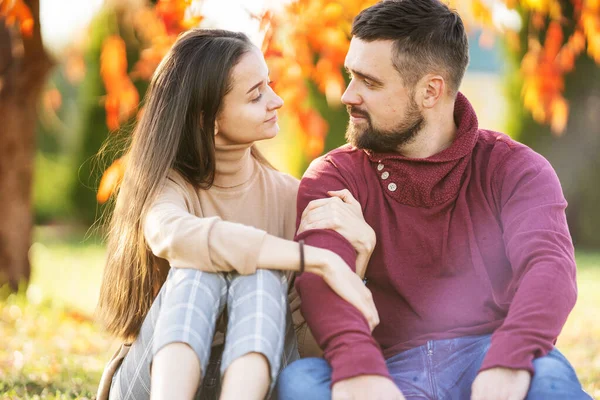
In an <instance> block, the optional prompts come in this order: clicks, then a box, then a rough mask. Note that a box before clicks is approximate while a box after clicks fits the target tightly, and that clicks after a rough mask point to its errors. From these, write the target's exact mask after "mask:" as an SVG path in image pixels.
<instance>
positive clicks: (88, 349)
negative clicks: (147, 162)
mask: <svg viewBox="0 0 600 400" xmlns="http://www.w3.org/2000/svg"><path fill="white" fill-rule="evenodd" d="M374 2H375V1H373V0H295V1H291V0H252V1H251V0H154V1H146V0H126V1H125V0H89V2H88V1H86V2H85V3H84V2H80V1H77V0H41V3H40V2H38V1H37V0H0V28H1V29H0V67H2V68H0V202H2V203H3V204H4V205H5V207H4V209H2V210H0V286H1V283H3V282H6V281H9V282H10V283H12V290H6V289H5V290H4V292H2V296H0V297H2V298H4V299H5V300H1V301H0V337H2V338H7V340H6V341H5V343H6V346H5V347H3V348H2V349H0V396H5V398H13V397H26V398H27V397H28V396H30V395H42V397H43V398H71V397H82V398H85V397H91V396H92V394H93V388H94V385H95V383H96V382H97V379H98V378H99V373H100V371H101V366H102V363H103V361H104V360H106V359H107V358H108V357H109V356H110V353H111V351H112V348H111V347H110V346H111V343H112V342H111V339H110V338H108V337H106V336H105V335H103V334H102V333H101V330H99V329H98V327H96V326H95V325H94V324H93V321H92V319H91V314H92V312H93V308H94V305H95V302H96V299H97V294H98V287H99V283H100V282H99V280H100V276H101V271H102V267H103V257H104V247H103V245H102V241H101V234H102V229H101V226H100V224H99V220H100V219H101V216H102V215H103V214H104V213H105V212H106V211H107V206H106V205H105V204H106V203H103V202H104V201H105V200H106V198H107V196H108V194H109V193H110V192H111V191H112V190H113V189H114V185H115V184H116V183H117V182H118V179H119V177H120V175H121V174H122V166H123V164H119V163H118V162H117V163H116V164H114V163H113V162H114V161H115V160H118V159H119V157H121V156H122V155H123V150H124V144H125V142H126V141H127V137H128V135H129V134H130V133H131V131H132V129H133V126H134V124H135V121H136V120H137V117H138V115H139V113H141V112H143V104H141V105H140V100H141V99H143V97H144V93H145V90H146V89H147V86H148V82H149V78H150V77H151V75H152V72H153V71H154V69H155V68H156V65H157V64H158V62H159V61H160V59H161V58H162V56H163V55H164V54H165V52H166V51H167V50H168V48H169V47H170V45H171V44H172V42H173V41H174V40H175V38H176V37H177V35H178V34H179V33H180V32H182V31H185V30H186V29H189V28H190V27H192V26H202V27H220V28H225V29H233V30H244V31H246V32H247V33H248V34H249V35H250V36H251V38H252V40H253V41H254V42H255V43H256V44H257V45H258V46H259V47H261V48H262V50H263V52H264V53H265V57H266V59H267V62H268V64H269V67H270V70H271V78H272V79H273V80H274V81H275V82H276V83H275V90H276V91H277V92H278V93H279V94H280V95H281V96H282V97H283V98H284V100H285V102H286V104H285V106H284V108H283V109H282V110H281V112H280V117H281V118H280V121H281V122H280V125H281V132H280V134H279V136H278V137H277V138H275V139H274V140H270V141H268V142H264V143H260V147H261V149H262V150H263V152H264V153H265V155H266V156H267V158H269V159H270V160H271V161H272V162H273V163H274V165H275V166H276V167H277V168H279V169H281V170H283V171H286V172H289V173H291V174H292V175H294V176H296V177H301V176H302V173H303V172H304V170H305V169H306V167H307V166H308V164H309V163H310V161H311V160H312V159H314V158H315V157H317V156H319V155H320V154H323V153H324V152H327V151H329V150H331V149H333V148H336V147H338V146H340V145H342V144H343V143H345V138H344V133H345V130H346V125H347V120H348V116H347V113H346V110H345V108H344V107H343V106H342V105H341V104H340V101H339V98H340V96H341V94H342V92H343V90H344V88H345V86H346V84H347V82H348V78H347V76H346V74H345V73H344V72H343V69H342V64H343V60H344V55H345V52H346V49H347V46H348V43H349V30H350V25H351V21H352V18H353V17H354V16H355V15H356V14H357V13H358V12H359V11H360V10H361V9H363V8H365V7H367V6H369V5H371V4H373V3H374ZM449 3H450V4H451V5H452V6H453V7H456V8H457V9H458V11H459V13H460V14H461V16H462V17H463V19H464V21H465V24H466V25H467V28H468V32H469V38H470V55H471V62H470V65H469V68H468V70H467V74H466V76H465V79H464V81H463V84H462V86H461V91H462V92H463V93H464V94H465V95H466V96H467V97H468V98H469V100H470V101H471V103H472V104H473V106H474V108H475V110H476V111H477V114H478V118H479V124H480V127H482V128H486V129H491V130H496V131H501V132H505V133H507V134H509V135H510V136H512V137H513V138H515V139H517V140H519V141H521V142H523V143H525V144H527V145H529V146H531V147H532V148H533V149H534V150H536V151H538V152H540V153H541V154H543V155H544V156H545V157H547V158H548V159H549V160H550V162H551V163H552V165H553V166H554V168H555V169H556V171H557V173H558V175H559V178H560V180H561V184H562V186H563V190H564V192H565V196H566V198H567V200H568V202H569V207H568V209H567V218H568V222H569V226H570V229H571V233H572V235H573V239H574V242H575V244H576V249H577V254H578V263H579V267H580V275H579V284H580V290H581V291H580V300H579V303H578V305H577V307H576V309H575V311H574V313H573V314H572V316H571V318H570V319H569V322H568V324H567V327H566V328H565V333H563V335H562V336H561V341H562V342H561V343H563V344H564V345H565V346H566V348H567V353H568V355H569V356H570V357H571V359H572V361H573V363H574V364H575V365H576V367H577V370H578V373H580V375H582V376H583V378H582V379H583V381H584V385H585V387H586V388H587V389H588V390H589V391H590V392H592V393H593V394H595V395H600V341H599V340H598V337H600V324H599V323H595V322H594V321H599V320H600V318H598V317H600V316H598V315H597V314H598V308H597V304H598V298H597V294H598V293H600V275H599V271H600V253H599V251H600V229H599V228H598V226H600V208H599V207H598V205H599V204H600V185H599V183H600V157H599V154H600V112H599V111H600V67H599V65H598V63H599V62H600V1H598V0H473V1H471V0H449ZM40 28H41V29H40ZM36 43H37V44H36ZM40 48H42V49H44V51H45V52H47V57H46V56H44V54H43V52H41V50H40ZM32 54H33V55H32ZM7 60H8V61H7ZM15 60H16V61H18V62H14V61H15ZM36 66H38V67H40V68H41V67H44V71H45V73H46V75H45V77H44V78H43V79H42V78H39V80H40V81H41V82H42V83H41V84H40V85H39V89H36V88H35V87H33V89H31V88H30V87H28V86H27V85H26V84H24V85H23V86H22V87H21V86H19V85H20V84H21V83H23V82H25V83H27V82H28V80H30V78H29V77H30V75H27V74H31V71H33V70H35V68H34V67H36ZM3 68H4V69H3ZM11 68H12V70H11ZM11 74H12V75H11ZM38 75H39V73H38ZM22 76H23V77H25V78H22ZM13 82H14V84H13ZM30 89H31V94H28V93H27V92H26V91H28V90H30ZM36 90H37V91H36ZM30 98H31V100H29V99H30ZM25 99H27V101H25ZM15 105H16V106H15ZM34 106H36V107H37V108H36V107H34ZM16 114H22V115H19V116H17V117H14V116H15V115H16ZM29 125H31V126H29ZM19 129H23V131H22V132H20V131H19ZM29 130H30V131H31V135H29V136H28V134H27V132H28V131H29ZM109 137H113V138H115V137H116V138H118V140H115V141H114V142H115V143H117V145H116V147H109V148H107V149H106V150H105V151H104V152H103V153H102V154H101V155H98V152H99V150H100V148H101V147H102V145H103V143H105V141H106V139H107V138H109ZM119 144H122V145H119ZM30 169H32V171H29V170H30ZM30 172H32V173H31V174H30ZM102 179H103V183H102V184H101V180H102ZM16 181H18V182H20V183H21V184H20V186H15V185H14V182H16ZM10 185H13V186H10ZM99 187H100V191H99ZM19 196H20V197H19ZM13 204H15V208H14V209H13V208H11V207H12V205H13ZM22 226H24V228H23V229H21V227H22ZM28 226H32V227H35V228H34V229H33V230H32V229H30V228H27V227H28ZM29 263H31V265H32V266H33V272H32V273H31V275H30V273H29ZM7 277H8V278H7ZM19 281H24V282H25V284H23V285H22V286H21V290H20V291H19V293H17V294H10V293H11V292H13V291H14V290H16V289H17V286H18V284H17V282H19ZM27 282H29V283H30V284H29V286H28V287H27ZM48 319H56V320H57V321H58V325H57V326H56V327H54V328H55V330H58V331H59V332H61V334H60V335H55V334H52V333H51V331H52V327H50V326H48V325H47V320H48ZM44 321H46V322H44ZM65 332H67V333H65ZM65 335H66V336H65ZM68 335H74V336H73V337H75V336H77V335H82V336H81V337H80V340H71V341H70V342H69V340H70V339H69V340H67V341H65V340H64V337H70V336H68ZM59 336H63V339H61V338H60V337H59ZM34 343H43V345H41V346H36V345H35V344H34ZM57 354H63V355H64V354H72V355H73V356H65V357H62V356H57ZM0 398H3V397H0Z"/></svg>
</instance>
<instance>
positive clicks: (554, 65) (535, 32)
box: [472, 0, 600, 135]
mask: <svg viewBox="0 0 600 400" xmlns="http://www.w3.org/2000/svg"><path fill="white" fill-rule="evenodd" d="M498 2H500V1H498ZM502 2H503V3H504V5H505V6H506V7H507V8H508V9H516V8H519V9H520V10H521V11H520V15H521V17H526V18H528V19H529V27H528V29H529V30H528V40H527V47H526V49H525V50H526V53H525V55H524V57H523V59H522V61H521V74H522V76H523V88H522V97H523V105H524V106H525V108H526V109H528V110H529V111H530V112H531V114H532V116H533V118H534V119H535V120H536V121H537V122H539V123H542V124H549V125H550V126H551V129H552V132H553V133H554V134H556V135H561V134H562V133H564V131H565V128H566V125H567V121H568V116H569V105H568V102H567V100H566V99H565V97H564V95H563V93H564V90H565V83H564V77H565V75H566V74H568V73H570V72H573V70H574V67H575V60H576V59H577V58H578V57H579V56H580V55H581V54H582V52H583V51H584V50H585V49H586V43H587V53H588V55H589V57H590V58H592V59H593V60H595V61H596V63H598V64H600V0H571V1H570V2H565V1H562V0H520V1H518V0H503V1H502ZM488 4H489V2H484V1H482V0H477V1H474V2H473V5H472V7H473V8H474V13H475V14H476V16H478V17H479V18H480V20H481V21H482V23H483V24H484V25H491V24H492V18H491V16H492V12H491V10H490V9H489V5H488ZM562 6H564V7H565V8H569V7H572V8H573V15H572V16H566V15H564V14H563V8H562ZM485 9H487V11H488V12H484V11H482V10H485ZM525 25H527V24H525ZM567 32H568V36H567ZM504 33H505V35H511V36H510V37H511V38H514V32H504ZM508 43H509V45H512V47H513V50H518V49H514V47H515V46H518V42H517V41H515V40H509V41H508Z"/></svg>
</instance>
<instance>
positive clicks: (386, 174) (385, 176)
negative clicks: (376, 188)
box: [381, 171, 390, 180]
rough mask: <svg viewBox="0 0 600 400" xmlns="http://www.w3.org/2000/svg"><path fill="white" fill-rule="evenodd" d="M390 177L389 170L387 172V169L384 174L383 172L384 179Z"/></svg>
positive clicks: (382, 177)
mask: <svg viewBox="0 0 600 400" xmlns="http://www.w3.org/2000/svg"><path fill="white" fill-rule="evenodd" d="M389 177H390V173H389V172H387V171H385V172H384V173H383V174H381V179H384V180H385V179H387V178H389Z"/></svg>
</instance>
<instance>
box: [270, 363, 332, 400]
mask: <svg viewBox="0 0 600 400" xmlns="http://www.w3.org/2000/svg"><path fill="white" fill-rule="evenodd" d="M330 385H331V367H330V366H329V364H328V363H327V361H325V360H324V359H322V358H303V359H300V360H298V361H295V362H293V363H292V364H290V365H289V366H287V367H286V368H285V369H284V370H283V372H282V373H281V374H280V375H279V378H278V379H277V395H278V399H279V400H295V399H315V400H319V399H330V398H331V389H330Z"/></svg>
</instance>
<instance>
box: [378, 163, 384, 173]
mask: <svg viewBox="0 0 600 400" xmlns="http://www.w3.org/2000/svg"><path fill="white" fill-rule="evenodd" d="M382 169H383V164H381V163H379V165H377V171H381V170H382Z"/></svg>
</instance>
